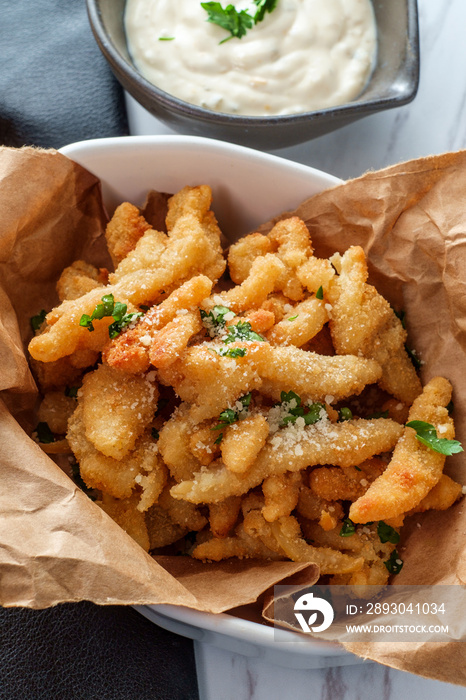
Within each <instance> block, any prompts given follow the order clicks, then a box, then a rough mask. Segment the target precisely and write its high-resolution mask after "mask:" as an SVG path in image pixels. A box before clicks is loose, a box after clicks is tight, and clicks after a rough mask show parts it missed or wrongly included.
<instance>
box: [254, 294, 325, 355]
mask: <svg viewBox="0 0 466 700" xmlns="http://www.w3.org/2000/svg"><path fill="white" fill-rule="evenodd" d="M327 321H328V312H327V309H326V308H325V302H324V301H323V300H322V299H316V298H315V297H311V298H309V299H305V300H304V301H302V302H300V303H299V304H296V306H294V307H293V308H292V310H291V311H290V312H289V313H288V314H287V316H286V317H285V318H284V319H283V320H281V321H279V322H278V323H276V324H275V325H274V326H273V328H272V329H271V330H270V331H269V332H268V333H267V340H268V341H269V342H270V343H271V344H272V345H294V346H296V347H298V348H299V347H301V346H302V345H305V344H306V343H308V342H309V341H310V340H311V339H312V338H314V336H316V335H317V333H319V332H320V331H321V330H322V328H323V327H324V325H325V323H326V322H327Z"/></svg>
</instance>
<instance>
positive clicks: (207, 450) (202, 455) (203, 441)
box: [189, 420, 220, 467]
mask: <svg viewBox="0 0 466 700" xmlns="http://www.w3.org/2000/svg"><path fill="white" fill-rule="evenodd" d="M216 425H217V421H216V420H213V421H205V422H203V423H199V424H197V425H196V426H195V427H194V428H193V431H192V433H191V437H190V438H189V448H190V450H191V453H192V454H193V455H194V456H195V457H196V459H198V460H199V462H200V463H201V464H202V465H203V466H204V467H207V466H209V464H210V463H211V462H212V461H213V460H214V459H216V458H217V457H218V456H219V455H220V444H219V442H218V431H214V428H215V426H216Z"/></svg>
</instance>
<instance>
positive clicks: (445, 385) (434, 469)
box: [349, 377, 455, 523]
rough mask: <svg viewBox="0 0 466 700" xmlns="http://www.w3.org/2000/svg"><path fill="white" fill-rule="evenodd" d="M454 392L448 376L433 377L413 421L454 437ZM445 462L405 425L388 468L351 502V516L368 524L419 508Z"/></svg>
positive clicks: (412, 413) (414, 409)
mask: <svg viewBox="0 0 466 700" xmlns="http://www.w3.org/2000/svg"><path fill="white" fill-rule="evenodd" d="M451 391H452V389H451V384H450V382H449V381H448V380H447V379H444V378H443V377H435V378H434V379H431V381H430V382H429V383H428V384H426V386H425V387H424V390H423V392H422V394H421V395H420V396H418V398H417V399H416V400H415V401H414V403H413V405H412V406H411V410H410V412H409V420H410V421H413V420H420V421H425V422H426V423H431V424H432V425H433V426H434V427H435V429H436V431H437V435H438V436H439V437H443V438H447V439H449V440H451V439H452V438H454V436H455V430H454V426H453V420H452V418H450V416H449V415H448V410H447V409H446V406H447V405H448V403H449V401H450V399H451ZM444 464H445V455H442V454H440V453H439V452H435V451H434V450H432V449H431V448H430V447H426V446H425V445H423V444H421V443H420V442H419V440H418V439H417V438H416V431H415V430H414V429H413V428H408V427H405V428H404V432H403V436H402V437H401V438H400V440H399V442H398V443H397V445H396V447H395V450H394V452H393V456H392V459H391V461H390V463H389V464H388V466H387V468H386V470H385V471H384V473H383V474H382V475H381V476H379V477H378V479H376V480H375V481H374V483H373V484H371V487H370V488H369V489H368V491H367V492H366V493H365V495H364V496H362V497H361V498H359V499H358V500H357V501H356V502H355V503H353V504H352V505H351V508H350V512H349V517H350V518H351V520H352V521H353V522H355V523H367V522H370V521H374V520H387V519H390V518H396V517H397V516H399V515H400V514H402V513H406V512H407V511H409V510H411V509H412V508H415V507H416V506H417V505H418V504H419V503H420V502H421V501H422V499H423V498H425V496H426V495H427V494H428V493H429V491H430V490H431V489H432V488H433V487H434V486H435V485H436V484H437V482H438V481H439V480H440V478H441V476H442V471H443V467H444Z"/></svg>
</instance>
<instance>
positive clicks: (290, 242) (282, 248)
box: [268, 216, 313, 301]
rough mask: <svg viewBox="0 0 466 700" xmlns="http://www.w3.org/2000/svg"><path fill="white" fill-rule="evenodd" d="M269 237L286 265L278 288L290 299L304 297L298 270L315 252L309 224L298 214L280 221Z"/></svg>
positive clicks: (296, 299)
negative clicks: (297, 273) (308, 227)
mask: <svg viewBox="0 0 466 700" xmlns="http://www.w3.org/2000/svg"><path fill="white" fill-rule="evenodd" d="M268 237H269V240H270V241H271V243H272V250H274V251H276V255H277V258H278V259H279V260H281V262H282V263H283V264H284V266H285V269H284V272H283V273H282V275H281V277H280V280H279V281H278V284H277V285H276V289H277V290H281V291H282V292H283V294H284V295H285V296H286V297H288V298H289V299H292V300H294V301H299V300H300V299H302V297H303V286H302V284H301V282H300V281H299V279H298V277H297V275H296V272H297V269H298V268H299V267H300V266H301V265H303V263H304V262H305V261H306V260H307V258H308V257H309V256H310V255H312V252H313V250H312V245H311V238H310V235H309V231H308V229H307V226H306V224H305V223H304V221H302V220H301V219H299V218H298V217H297V216H292V217H290V218H289V219H283V220H281V221H278V223H276V224H275V226H274V227H273V229H272V230H271V231H270V233H269V234H268Z"/></svg>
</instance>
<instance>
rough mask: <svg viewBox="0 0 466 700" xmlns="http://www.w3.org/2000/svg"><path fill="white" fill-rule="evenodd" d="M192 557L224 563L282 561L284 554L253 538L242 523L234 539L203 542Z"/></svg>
mask: <svg viewBox="0 0 466 700" xmlns="http://www.w3.org/2000/svg"><path fill="white" fill-rule="evenodd" d="M191 556H192V557H193V558H194V559H201V560H202V561H222V560H223V559H230V558H231V557H235V558H236V559H267V560H271V561H280V560H282V559H285V557H284V556H283V555H282V554H277V552H275V551H273V550H271V549H269V548H268V547H267V546H266V545H264V544H263V542H262V541H261V540H260V539H258V538H257V537H251V536H250V535H248V534H247V533H246V532H245V531H244V527H243V525H242V523H241V524H240V525H239V526H238V527H237V528H236V531H235V535H234V536H232V537H225V538H220V537H212V538H211V539H208V540H206V541H205V542H201V543H199V544H198V545H196V547H195V548H194V549H193V551H192V552H191Z"/></svg>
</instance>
